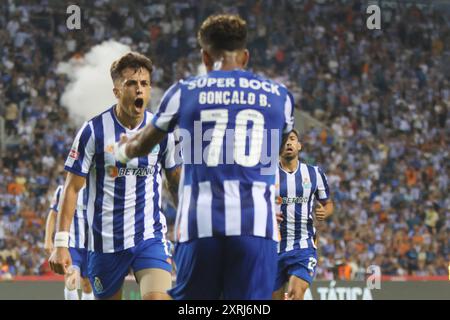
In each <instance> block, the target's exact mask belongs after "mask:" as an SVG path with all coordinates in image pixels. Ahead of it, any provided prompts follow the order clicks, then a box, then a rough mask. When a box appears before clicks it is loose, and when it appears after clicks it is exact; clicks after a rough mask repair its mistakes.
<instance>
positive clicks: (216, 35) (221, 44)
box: [197, 14, 247, 54]
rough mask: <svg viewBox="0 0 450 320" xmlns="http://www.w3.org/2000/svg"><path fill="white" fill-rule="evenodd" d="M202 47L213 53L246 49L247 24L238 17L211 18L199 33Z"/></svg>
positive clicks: (220, 15)
mask: <svg viewBox="0 0 450 320" xmlns="http://www.w3.org/2000/svg"><path fill="white" fill-rule="evenodd" d="M197 39H198V42H199V44H200V46H201V47H202V48H203V49H206V50H207V51H212V53H213V54H214V53H219V52H220V51H234V50H241V49H245V48H246V46H247V23H246V22H245V21H244V20H243V19H242V18H241V17H239V16H238V15H232V14H219V15H212V16H209V17H208V18H207V19H206V20H205V21H204V22H203V23H202V25H201V27H200V29H199V30H198V33H197Z"/></svg>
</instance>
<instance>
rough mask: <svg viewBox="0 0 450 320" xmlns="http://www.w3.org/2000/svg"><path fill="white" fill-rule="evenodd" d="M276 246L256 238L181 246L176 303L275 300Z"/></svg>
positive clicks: (201, 241) (174, 292)
mask: <svg viewBox="0 0 450 320" xmlns="http://www.w3.org/2000/svg"><path fill="white" fill-rule="evenodd" d="M276 246H277V244H276V242H275V241H273V240H272V239H266V238H260V237H253V236H233V237H231V236H230V237H220V238H201V239H194V240H191V241H188V242H182V243H178V244H177V245H176V246H175V253H174V261H175V266H176V268H177V282H176V285H175V287H174V288H172V289H171V290H169V291H168V293H169V295H170V296H171V297H172V298H173V299H176V300H188V299H196V300H199V299H203V300H217V299H219V298H223V299H240V300H250V299H258V300H262V299H271V298H272V289H273V284H274V281H275V274H276V268H277V249H276Z"/></svg>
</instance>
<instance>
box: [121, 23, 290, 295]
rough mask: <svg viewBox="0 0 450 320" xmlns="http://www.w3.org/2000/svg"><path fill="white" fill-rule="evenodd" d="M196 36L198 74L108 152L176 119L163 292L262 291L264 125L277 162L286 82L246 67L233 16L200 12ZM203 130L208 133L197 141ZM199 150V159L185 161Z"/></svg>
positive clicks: (269, 191) (271, 256)
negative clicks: (172, 231)
mask: <svg viewBox="0 0 450 320" xmlns="http://www.w3.org/2000/svg"><path fill="white" fill-rule="evenodd" d="M198 41H199V43H200V46H201V49H202V50H201V55H202V61H203V63H204V65H205V67H206V69H207V74H206V75H203V76H198V77H190V78H188V79H185V80H182V81H179V82H177V83H175V84H174V85H172V86H171V87H170V88H169V89H168V90H167V91H166V93H165V94H164V96H163V98H162V101H161V104H160V106H159V109H158V111H157V112H156V114H155V117H154V118H153V120H152V122H151V124H149V125H147V126H146V127H145V128H144V129H143V130H141V131H140V132H139V133H138V134H137V135H136V136H134V137H132V138H130V139H127V138H125V137H124V138H123V139H122V140H121V143H120V144H117V145H116V148H115V150H116V158H117V159H118V160H120V161H122V162H127V161H130V159H132V158H134V157H136V156H142V155H145V154H147V153H148V152H149V151H150V150H151V149H152V148H153V146H154V145H156V144H157V143H158V142H159V141H160V140H161V139H163V138H164V137H165V136H166V135H167V133H168V132H172V131H173V130H174V128H175V127H178V130H179V132H180V135H183V140H182V151H183V159H184V162H183V173H182V182H180V192H179V194H180V200H179V205H178V211H177V219H176V230H177V244H176V247H175V253H174V261H175V265H176V267H177V281H176V285H175V287H174V288H173V289H171V290H170V291H169V294H170V295H171V297H172V298H174V299H218V298H220V297H222V298H224V299H271V296H272V291H273V285H274V281H275V274H276V264H277V260H276V259H277V252H276V244H277V240H278V238H277V225H276V216H275V193H274V192H275V190H274V183H275V171H276V165H274V166H273V167H271V166H270V164H263V163H262V162H261V158H262V156H263V145H264V133H265V132H266V131H267V132H272V131H275V132H276V133H277V138H276V140H277V141H276V143H277V148H276V150H274V151H273V152H271V153H270V154H269V158H270V159H271V161H273V163H274V164H276V163H278V156H279V154H278V152H279V148H278V146H279V145H280V143H281V137H282V134H283V133H288V132H289V131H290V130H291V129H292V126H293V108H294V102H293V98H292V95H291V94H290V93H289V91H288V90H287V89H286V87H285V86H283V85H281V84H278V83H276V82H274V81H271V80H269V79H266V78H264V77H261V76H258V75H255V74H253V73H252V72H249V71H246V70H245V68H246V66H247V63H248V61H249V52H248V50H247V49H246V43H247V26H246V22H245V21H244V20H242V19H241V18H240V17H238V16H236V15H228V14H224V15H213V16H210V17H208V18H207V19H206V20H205V21H204V22H203V24H202V25H201V27H200V30H199V31H198ZM196 128H201V132H200V133H201V135H199V134H198V130H197V129H196ZM247 129H250V130H249V131H250V135H249V136H248V135H247ZM207 132H209V133H210V134H211V136H210V140H211V142H210V143H201V139H203V137H204V136H205V140H207V139H208V138H206V136H207ZM226 132H227V139H225V133H226ZM229 133H231V134H229ZM268 139H269V138H268ZM274 139H275V138H274ZM225 140H226V141H225ZM198 141H200V144H199V145H200V146H199V147H197V145H198ZM198 154H200V156H202V155H204V158H202V159H200V161H199V162H198V163H194V161H193V157H194V156H195V155H198ZM225 158H226V159H227V160H226V161H224V159H225ZM230 159H231V160H230ZM131 161H132V160H131ZM268 168H271V169H268ZM263 169H268V172H266V174H263V173H262V172H263V171H264V170H263Z"/></svg>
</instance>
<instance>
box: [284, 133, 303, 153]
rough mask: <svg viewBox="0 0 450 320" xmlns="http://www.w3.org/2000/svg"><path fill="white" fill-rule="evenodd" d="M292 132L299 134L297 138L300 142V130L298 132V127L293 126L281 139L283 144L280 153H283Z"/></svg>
mask: <svg viewBox="0 0 450 320" xmlns="http://www.w3.org/2000/svg"><path fill="white" fill-rule="evenodd" d="M291 133H293V134H295V135H296V136H297V140H298V141H299V142H300V132H298V130H297V129H295V128H293V129H292V130H291V131H289V132H288V133H287V134H284V135H283V139H282V141H281V146H280V154H281V151H282V150H283V146H284V145H285V144H286V141H287V139H288V137H289V135H290V134H291Z"/></svg>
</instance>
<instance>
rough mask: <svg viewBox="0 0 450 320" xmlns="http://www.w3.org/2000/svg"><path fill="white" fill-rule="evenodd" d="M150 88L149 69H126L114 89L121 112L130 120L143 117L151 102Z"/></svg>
mask: <svg viewBox="0 0 450 320" xmlns="http://www.w3.org/2000/svg"><path fill="white" fill-rule="evenodd" d="M150 88H151V87H150V73H149V72H148V70H147V69H145V68H139V69H132V68H126V69H124V70H123V71H122V77H121V78H120V79H118V80H117V83H115V87H114V93H115V95H116V98H117V99H118V100H119V105H120V107H121V108H122V110H121V111H122V112H124V113H125V114H126V115H127V116H128V117H130V118H140V117H142V116H143V115H144V112H145V107H146V106H147V104H148V101H149V100H150Z"/></svg>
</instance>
